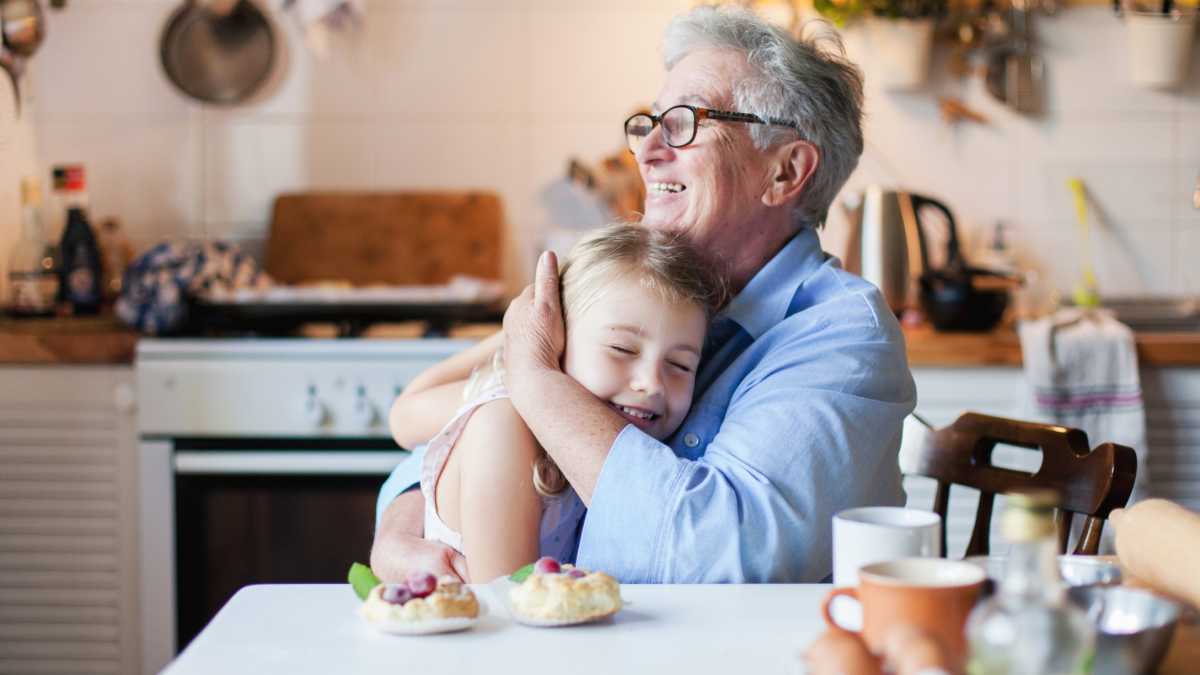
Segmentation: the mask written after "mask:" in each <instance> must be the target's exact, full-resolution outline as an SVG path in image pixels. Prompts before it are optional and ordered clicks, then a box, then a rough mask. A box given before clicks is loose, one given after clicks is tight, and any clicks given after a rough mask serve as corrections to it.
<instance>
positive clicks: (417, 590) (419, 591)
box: [408, 572, 437, 598]
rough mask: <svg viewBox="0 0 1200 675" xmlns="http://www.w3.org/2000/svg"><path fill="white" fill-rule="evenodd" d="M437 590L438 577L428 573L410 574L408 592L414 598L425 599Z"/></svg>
mask: <svg viewBox="0 0 1200 675" xmlns="http://www.w3.org/2000/svg"><path fill="white" fill-rule="evenodd" d="M435 588H437V577H435V576H433V575H432V574H430V573H428V572H410V573H409V575H408V590H409V591H412V595H413V597H414V598H423V597H425V596H427V595H429V594H430V593H432V592H433V589H435Z"/></svg>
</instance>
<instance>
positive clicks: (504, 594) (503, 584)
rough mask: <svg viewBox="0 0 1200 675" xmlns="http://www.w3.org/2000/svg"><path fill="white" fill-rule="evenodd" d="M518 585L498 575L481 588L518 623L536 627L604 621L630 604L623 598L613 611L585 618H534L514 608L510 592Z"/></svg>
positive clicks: (556, 626) (555, 626)
mask: <svg viewBox="0 0 1200 675" xmlns="http://www.w3.org/2000/svg"><path fill="white" fill-rule="evenodd" d="M518 585H519V584H517V583H516V582H514V581H511V580H510V579H509V578H508V577H498V578H496V579H495V580H493V581H491V582H490V583H488V584H486V585H485V586H483V588H482V589H480V590H484V589H485V590H484V593H485V594H486V596H487V597H488V599H489V600H490V601H491V602H494V603H496V604H497V605H498V606H500V607H503V608H504V611H505V612H507V613H508V616H509V618H511V619H512V620H513V621H515V622H516V623H519V624H521V625H522V626H531V627H534V628H559V627H563V626H578V625H580V624H585V623H595V622H597V621H603V620H604V619H607V618H609V617H611V616H613V615H615V614H616V613H617V612H619V611H621V609H624V608H625V607H626V606H627V605H628V604H629V603H628V602H626V601H625V600H624V599H622V600H621V607H620V608H618V609H616V610H614V611H612V612H607V613H605V614H599V615H596V616H589V617H587V618H583V619H534V618H530V617H523V616H521V615H519V614H518V613H517V611H516V610H515V609H514V608H513V604H512V597H511V596H510V595H509V593H510V592H511V591H512V589H513V588H516V587H517V586H518ZM489 606H491V605H489Z"/></svg>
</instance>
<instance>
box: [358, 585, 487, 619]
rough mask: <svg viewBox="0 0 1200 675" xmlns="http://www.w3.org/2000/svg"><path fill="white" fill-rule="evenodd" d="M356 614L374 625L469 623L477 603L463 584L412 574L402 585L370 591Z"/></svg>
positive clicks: (477, 611)
mask: <svg viewBox="0 0 1200 675" xmlns="http://www.w3.org/2000/svg"><path fill="white" fill-rule="evenodd" d="M359 611H360V612H361V613H362V615H363V616H364V617H365V618H366V619H367V620H368V621H372V622H376V623H388V622H404V623H419V622H422V621H431V620H437V619H456V618H464V619H473V618H475V617H477V616H479V600H478V599H476V597H475V594H474V593H472V592H471V589H470V588H467V586H466V584H463V583H462V582H460V581H457V580H456V579H454V578H453V577H442V578H441V579H435V578H434V577H433V575H432V574H414V575H410V576H409V578H408V580H407V582H406V583H401V584H380V585H378V586H376V587H375V588H372V589H371V592H370V594H368V595H367V600H366V602H364V603H363V605H362V608H361V609H360V610H359Z"/></svg>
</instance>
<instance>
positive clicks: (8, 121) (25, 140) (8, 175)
mask: <svg viewBox="0 0 1200 675" xmlns="http://www.w3.org/2000/svg"><path fill="white" fill-rule="evenodd" d="M25 79H26V82H23V83H22V85H23V86H25V87H26V88H27V84H28V82H27V80H28V78H25ZM23 91H24V89H23ZM23 103H24V104H25V105H24V107H23V109H22V114H21V116H20V117H17V110H16V106H15V105H14V95H13V88H12V85H11V84H9V80H8V77H7V76H5V75H4V74H2V73H0V307H2V306H7V305H8V292H9V291H8V259H9V256H10V255H11V251H12V247H13V244H15V243H16V241H17V238H18V237H19V236H20V234H21V178H22V177H24V176H37V175H39V171H40V169H39V168H38V165H37V159H36V157H37V152H36V149H35V145H34V130H33V118H34V116H35V113H34V112H33V111H32V110H31V109H30V105H29V101H23ZM46 187H47V186H46V181H45V180H43V181H42V193H43V194H45V191H46Z"/></svg>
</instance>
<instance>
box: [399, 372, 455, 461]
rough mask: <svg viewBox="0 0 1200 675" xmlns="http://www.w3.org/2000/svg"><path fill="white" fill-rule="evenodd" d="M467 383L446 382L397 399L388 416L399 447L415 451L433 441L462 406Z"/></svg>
mask: <svg viewBox="0 0 1200 675" xmlns="http://www.w3.org/2000/svg"><path fill="white" fill-rule="evenodd" d="M466 383H467V381H466V380H459V381H457V382H447V383H446V384H439V385H436V386H433V387H430V388H428V389H425V390H424V391H422V392H419V393H416V394H407V393H406V395H401V396H400V397H399V398H397V399H396V402H395V403H393V404H392V411H391V412H390V413H388V428H389V429H391V431H392V438H393V439H395V441H396V444H397V445H399V446H400V447H402V448H413V447H416V446H418V445H420V444H422V443H424V442H426V441H428V440H429V439H431V438H433V437H434V435H435V434H437V433H438V432H439V431H441V430H442V427H444V426H446V423H447V422H449V421H450V418H451V417H453V416H454V411H456V410H458V409H459V407H461V406H462V404H463V400H462V395H463V386H465V385H466Z"/></svg>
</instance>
